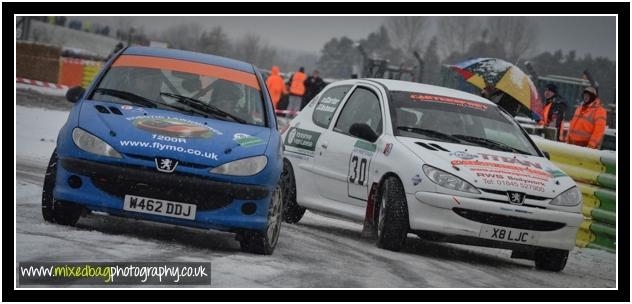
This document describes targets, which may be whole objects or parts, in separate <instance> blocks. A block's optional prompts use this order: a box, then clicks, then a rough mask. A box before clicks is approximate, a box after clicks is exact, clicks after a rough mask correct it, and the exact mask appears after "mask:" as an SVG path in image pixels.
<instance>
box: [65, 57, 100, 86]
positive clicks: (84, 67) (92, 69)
mask: <svg viewBox="0 0 632 304" xmlns="http://www.w3.org/2000/svg"><path fill="white" fill-rule="evenodd" d="M102 65H103V63H102V62H99V61H90V60H83V59H74V58H66V57H62V58H61V60H60V66H59V83H60V84H63V85H67V86H69V87H74V86H82V87H84V88H86V87H88V85H90V82H92V80H93V79H94V78H95V77H96V75H97V73H98V72H99V70H100V69H101V66H102Z"/></svg>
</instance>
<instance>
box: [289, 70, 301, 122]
mask: <svg viewBox="0 0 632 304" xmlns="http://www.w3.org/2000/svg"><path fill="white" fill-rule="evenodd" d="M305 78H306V77H305V68H304V67H300V68H299V69H298V71H297V72H294V74H292V76H290V80H289V81H288V82H289V84H290V100H289V104H288V106H287V109H288V111H300V110H301V104H302V100H303V95H305V84H304V83H305Z"/></svg>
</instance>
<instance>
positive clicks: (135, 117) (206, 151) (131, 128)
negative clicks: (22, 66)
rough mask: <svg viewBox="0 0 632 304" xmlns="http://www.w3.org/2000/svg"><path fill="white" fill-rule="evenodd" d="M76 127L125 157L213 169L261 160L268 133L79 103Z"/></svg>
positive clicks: (220, 122) (186, 117) (128, 108)
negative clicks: (253, 158)
mask: <svg viewBox="0 0 632 304" xmlns="http://www.w3.org/2000/svg"><path fill="white" fill-rule="evenodd" d="M79 127H80V128H82V129H84V130H86V131H88V132H90V133H92V134H94V135H96V136H97V137H99V138H101V139H103V140H104V141H106V142H107V143H108V144H109V145H111V146H112V147H113V148H114V149H116V150H117V151H118V152H120V153H122V154H124V155H125V156H128V157H135V156H136V157H151V158H153V157H157V156H160V157H167V158H172V159H177V160H180V161H187V162H191V163H198V164H202V165H207V166H209V167H214V166H217V165H220V164H223V163H226V162H229V161H233V160H237V159H241V158H245V157H250V156H255V155H262V154H264V153H265V151H266V147H267V143H268V139H269V137H270V129H269V128H266V127H260V126H255V125H247V124H240V123H236V122H230V121H223V120H219V119H212V118H204V117H201V116H192V115H186V114H183V113H179V112H175V111H167V110H160V109H152V108H144V107H138V106H134V105H122V104H118V103H110V102H100V101H92V100H85V101H84V104H83V105H82V108H81V113H80V115H79Z"/></svg>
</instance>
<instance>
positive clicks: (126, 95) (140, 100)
mask: <svg viewBox="0 0 632 304" xmlns="http://www.w3.org/2000/svg"><path fill="white" fill-rule="evenodd" d="M94 91H95V92H97V93H101V94H103V95H110V96H114V97H118V98H121V99H125V100H127V101H131V102H132V103H136V104H139V105H142V106H144V107H148V108H157V107H158V103H156V102H155V101H152V100H149V99H147V98H145V97H143V96H140V95H136V94H134V93H130V92H127V91H121V90H115V89H106V88H98V89H96V90H94Z"/></svg>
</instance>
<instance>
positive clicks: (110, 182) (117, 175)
mask: <svg viewBox="0 0 632 304" xmlns="http://www.w3.org/2000/svg"><path fill="white" fill-rule="evenodd" d="M61 164H62V166H63V167H64V168H65V169H66V170H68V171H71V172H74V173H76V174H79V175H83V176H87V177H89V178H90V179H91V181H92V183H93V184H94V185H95V186H96V187H98V188H99V189H101V190H103V191H104V192H106V193H109V194H111V195H114V196H117V197H120V198H123V197H124V196H125V194H131V195H138V196H145V197H151V198H157V199H164V200H169V201H177V202H182V203H188V204H194V205H196V206H197V208H198V210H200V211H202V210H214V209H219V208H222V207H225V206H227V205H228V204H230V203H231V202H232V201H233V199H242V200H257V199H262V198H265V197H266V196H268V189H267V188H265V187H263V186H254V185H241V184H230V183H224V182H217V181H212V180H209V179H206V178H202V177H198V176H195V175H190V174H185V173H179V172H174V173H162V172H157V171H154V170H149V169H146V168H141V167H135V166H129V165H110V164H103V163H96V162H92V161H86V160H80V159H71V158H64V159H62V161H61Z"/></svg>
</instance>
